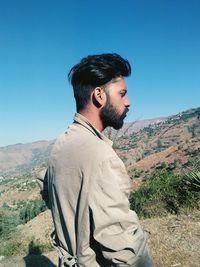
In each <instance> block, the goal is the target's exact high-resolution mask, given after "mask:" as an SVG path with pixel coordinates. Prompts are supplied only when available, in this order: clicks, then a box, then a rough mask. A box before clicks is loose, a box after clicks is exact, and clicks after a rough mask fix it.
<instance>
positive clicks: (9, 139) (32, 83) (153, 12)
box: [0, 0, 200, 146]
mask: <svg viewBox="0 0 200 267" xmlns="http://www.w3.org/2000/svg"><path fill="white" fill-rule="evenodd" d="M199 14H200V1H199V0H151V1H149V0H124V1H116V0H101V1H95V0H82V1H81V0H63V1H61V0H57V1H55V0H54V1H52V0H17V1H15V0H0V37H1V40H0V92H1V94H0V123H1V126H0V127H1V130H0V146H5V145H9V144H14V143H27V142H32V141H36V140H42V139H47V140H49V139H53V138H55V137H56V136H57V135H58V134H59V133H60V132H62V131H64V129H65V128H66V127H67V125H69V124H70V123H71V122H72V118H73V114H74V112H75V103H74V100H73V94H72V88H71V86H70V85H69V83H68V80H67V73H68V71H69V69H70V67H71V66H73V65H74V64H76V63H77V62H78V61H79V60H80V59H81V58H82V57H84V56H86V55H88V54H96V53H102V52H117V53H119V54H121V55H122V56H123V57H125V58H127V59H128V60H129V61H130V63H131V65H132V69H133V73H132V76H131V77H130V78H128V79H127V84H128V90H129V92H128V96H129V98H130V100H131V102H132V108H131V111H130V112H129V116H128V118H127V121H133V120H136V119H146V118H155V117H159V116H169V115H173V114H176V113H178V112H181V111H184V110H186V109H189V108H193V107H198V106H200V15H199Z"/></svg>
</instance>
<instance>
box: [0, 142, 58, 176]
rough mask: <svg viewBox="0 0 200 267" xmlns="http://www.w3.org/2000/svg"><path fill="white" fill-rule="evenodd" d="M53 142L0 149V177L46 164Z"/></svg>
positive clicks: (17, 145) (16, 145)
mask: <svg viewBox="0 0 200 267" xmlns="http://www.w3.org/2000/svg"><path fill="white" fill-rule="evenodd" d="M53 143H54V140H51V141H37V142H33V143H28V144H15V145H9V146H5V147H1V148H0V175H5V174H13V173H15V174H16V173H21V172H24V171H28V170H31V168H33V167H35V166H38V165H42V164H46V162H47V159H48V157H49V154H50V151H51V148H52V145H53Z"/></svg>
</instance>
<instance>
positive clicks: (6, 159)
mask: <svg viewBox="0 0 200 267" xmlns="http://www.w3.org/2000/svg"><path fill="white" fill-rule="evenodd" d="M165 119H166V118H156V119H150V120H141V121H135V122H132V123H125V125H124V126H123V128H122V129H121V130H120V131H117V132H113V137H114V138H116V137H118V136H122V135H126V136H127V135H130V134H132V133H133V132H138V131H139V130H141V129H143V128H144V127H147V126H148V125H151V124H156V123H158V122H161V121H164V120H165ZM54 142H55V140H51V141H37V142H33V143H28V144H15V145H9V146H5V147H0V175H5V174H6V175H9V174H17V173H18V174H20V173H21V172H24V171H30V170H31V169H32V168H33V167H36V166H38V165H42V164H44V165H45V164H46V163H47V161H48V157H49V154H50V151H51V148H52V145H53V144H54Z"/></svg>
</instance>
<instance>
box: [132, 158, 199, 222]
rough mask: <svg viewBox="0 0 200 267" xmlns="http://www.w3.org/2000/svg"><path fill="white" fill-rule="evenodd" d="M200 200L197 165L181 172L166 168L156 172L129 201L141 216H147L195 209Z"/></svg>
mask: <svg viewBox="0 0 200 267" xmlns="http://www.w3.org/2000/svg"><path fill="white" fill-rule="evenodd" d="M198 164H199V163H198ZM199 200H200V164H199V165H198V166H196V167H195V169H194V170H192V171H190V172H188V173H184V174H175V173H173V172H172V171H169V170H166V169H162V170H161V171H155V173H154V174H153V175H152V176H151V177H150V178H149V179H148V180H146V181H145V182H143V184H142V185H141V187H140V188H139V190H138V191H136V192H133V193H132V194H131V197H130V204H131V208H132V209H133V210H135V211H136V212H137V214H138V215H139V216H140V217H143V218H150V217H156V216H163V215H167V214H168V213H171V214H179V213H182V212H187V211H188V210H191V209H194V208H196V207H197V205H198V201H199Z"/></svg>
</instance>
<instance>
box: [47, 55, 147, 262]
mask: <svg viewBox="0 0 200 267" xmlns="http://www.w3.org/2000/svg"><path fill="white" fill-rule="evenodd" d="M130 73H131V66H130V64H129V62H128V61H127V60H125V59H123V58H122V57H120V56H119V55H117V54H101V55H93V56H88V57H86V58H83V59H82V60H81V62H80V63H79V64H77V65H75V66H74V67H73V68H72V69H71V71H70V73H69V78H70V80H71V83H72V86H73V90H74V97H75V100H76V107H77V113H76V114H75V117H74V123H73V124H72V125H71V126H70V127H69V128H68V129H67V131H66V132H65V133H64V134H62V135H61V136H60V137H59V138H58V139H57V141H56V143H55V145H54V148H53V150H52V154H51V159H50V164H49V168H48V171H47V174H46V176H47V179H48V195H49V201H50V208H51V211H52V216H53V221H54V226H55V232H54V242H55V244H56V246H57V247H58V249H59V252H60V253H59V254H60V260H59V266H81V267H99V266H101V267H106V266H109V267H110V266H120V267H122V266H123V267H125V266H132V267H150V266H152V261H151V258H150V256H149V254H148V248H147V244H146V237H145V234H144V232H143V231H142V228H141V226H140V224H139V222H138V218H137V215H136V213H135V212H134V211H131V210H130V208H129V201H128V196H129V191H130V180H129V177H128V175H127V173H126V170H125V167H124V164H123V163H122V161H121V160H120V159H119V157H118V156H117V155H116V153H115V152H114V150H113V149H112V142H111V141H110V140H109V139H107V138H106V137H105V136H104V135H103V134H102V131H103V130H104V129H105V128H106V127H107V126H111V127H114V128H115V129H119V128H121V127H122V125H123V120H124V118H125V117H126V114H127V112H128V110H129V107H130V101H129V99H128V97H127V95H126V93H127V88H126V82H125V80H124V77H127V76H129V75H130Z"/></svg>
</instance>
